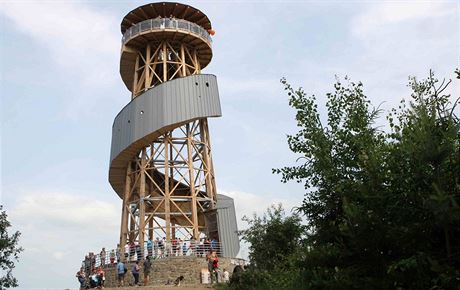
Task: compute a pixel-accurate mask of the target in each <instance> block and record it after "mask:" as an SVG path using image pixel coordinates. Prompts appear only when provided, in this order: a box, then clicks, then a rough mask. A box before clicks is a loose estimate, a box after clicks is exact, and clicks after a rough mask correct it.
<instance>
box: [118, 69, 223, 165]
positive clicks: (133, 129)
mask: <svg viewBox="0 0 460 290" xmlns="http://www.w3.org/2000/svg"><path fill="white" fill-rule="evenodd" d="M221 115H222V113H221V109H220V100H219V91H218V88H217V79H216V76H214V75H203V74H199V75H192V76H188V77H183V78H178V79H175V80H172V81H168V82H165V83H163V84H161V85H158V86H156V87H153V88H151V89H149V90H148V91H146V92H145V93H143V94H141V95H139V96H138V97H136V98H135V99H133V100H132V101H131V102H130V103H129V104H128V105H126V106H125V107H124V108H123V109H122V110H121V111H120V113H119V114H118V115H117V116H116V117H115V120H114V122H113V127H112V147H111V152H110V162H111V163H112V161H113V160H114V159H115V158H116V157H117V156H118V155H119V154H120V153H122V152H123V151H124V150H126V149H128V148H132V149H137V147H138V146H136V145H135V144H133V143H136V142H138V141H140V140H141V139H143V138H144V137H146V136H148V135H150V134H152V133H154V132H157V131H158V133H164V132H161V131H162V128H164V127H167V126H171V125H175V124H177V125H180V124H183V123H187V122H190V121H193V120H196V119H200V118H208V117H220V116H221ZM152 141H153V140H152ZM135 147H136V148H135Z"/></svg>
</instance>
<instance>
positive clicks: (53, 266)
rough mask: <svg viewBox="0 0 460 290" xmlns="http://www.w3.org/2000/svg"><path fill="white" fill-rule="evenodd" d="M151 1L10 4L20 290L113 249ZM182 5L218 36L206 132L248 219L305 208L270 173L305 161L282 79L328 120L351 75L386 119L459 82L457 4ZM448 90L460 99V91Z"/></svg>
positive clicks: (4, 14)
mask: <svg viewBox="0 0 460 290" xmlns="http://www.w3.org/2000/svg"><path fill="white" fill-rule="evenodd" d="M145 3H147V2H145V1H121V0H120V1H5V0H2V1H0V17H1V18H0V21H1V22H0V23H1V24H0V25H1V35H0V37H1V38H0V43H1V51H0V61H1V62H0V72H1V83H0V93H1V149H2V150H1V165H2V166H1V204H3V205H4V207H5V208H6V209H7V211H8V214H9V216H10V220H11V221H12V223H13V225H14V227H15V229H17V230H20V231H21V232H22V237H21V245H22V246H23V247H24V248H25V252H24V253H23V254H22V255H21V260H20V262H19V263H18V265H17V268H16V269H15V274H16V276H17V277H18V278H19V281H20V288H22V289H33V288H35V289H37V288H41V289H53V288H56V289H64V288H72V289H75V288H76V287H77V285H78V284H77V283H76V282H77V281H76V279H75V278H74V274H75V272H76V271H77V270H78V267H79V264H80V261H81V259H82V258H83V256H84V254H85V253H86V252H88V251H90V250H91V251H99V250H100V248H101V247H103V246H105V247H107V248H112V247H114V246H115V245H116V243H117V239H118V234H119V224H120V208H121V201H120V200H119V198H118V197H117V196H116V194H115V193H114V192H113V191H112V189H111V187H110V185H109V183H108V181H107V174H108V162H109V153H110V141H111V126H112V121H113V119H114V117H115V115H116V114H117V113H118V112H119V111H120V110H121V109H122V107H123V106H124V105H125V104H126V103H128V102H129V100H130V94H129V92H128V91H127V89H126V88H125V87H124V85H123V83H122V81H121V78H120V76H119V73H118V65H119V51H120V41H121V33H120V28H119V25H120V22H121V20H122V18H123V16H124V15H125V14H126V13H127V12H129V11H130V10H132V9H133V8H135V7H137V6H139V5H142V4H145ZM185 3H187V4H191V5H193V6H195V7H197V8H199V9H200V10H202V11H203V12H204V13H206V14H207V15H208V17H209V18H210V19H211V22H212V24H213V27H214V29H215V30H216V35H215V36H214V38H213V41H214V42H213V50H214V57H213V60H212V62H211V64H210V65H209V66H208V67H207V68H206V69H205V70H204V73H211V74H215V75H217V77H218V82H219V91H220V97H221V103H222V111H223V117H222V118H217V119H212V120H210V121H209V123H210V130H211V142H212V146H213V159H214V165H215V172H216V178H217V186H218V189H219V191H220V192H221V193H224V194H228V195H230V196H232V197H234V198H235V203H236V210H237V213H238V217H239V218H241V217H242V216H243V215H244V214H251V213H253V212H256V213H261V212H263V211H264V209H265V208H267V207H268V206H269V205H270V204H272V203H276V202H282V203H283V204H284V205H285V206H286V207H287V208H290V207H292V206H294V205H297V204H299V203H300V202H301V201H302V199H303V194H304V190H303V187H302V185H299V184H295V183H293V184H282V183H280V182H279V176H276V175H273V174H271V168H274V167H281V166H284V165H291V164H294V163H295V160H296V158H297V157H298V156H295V155H293V154H292V153H290V152H289V150H288V147H287V143H286V138H285V136H286V134H289V133H294V132H295V131H296V128H295V121H294V112H293V110H291V109H290V108H289V107H288V104H287V96H286V95H285V94H284V92H283V89H282V86H281V85H280V83H279V79H280V78H281V77H286V78H287V79H288V81H289V82H290V83H292V84H293V85H294V86H295V87H298V86H302V87H303V88H304V89H305V91H306V92H307V93H313V94H315V95H317V96H318V99H319V100H320V103H321V106H320V110H321V111H324V106H323V103H324V95H325V93H326V92H329V91H331V90H332V84H333V83H334V81H335V75H338V76H339V77H344V76H345V75H348V76H349V77H351V78H352V80H355V81H362V82H363V83H364V89H365V92H366V93H367V94H368V96H369V97H370V99H371V101H372V103H373V104H374V105H375V106H377V105H379V104H380V103H382V102H383V104H382V108H383V109H385V110H388V109H389V108H391V107H392V106H394V105H396V104H397V103H398V102H399V100H400V99H402V98H407V97H408V96H409V94H410V91H409V88H408V87H407V80H408V76H409V75H415V76H418V77H425V76H427V74H428V71H429V69H433V70H434V71H435V72H436V75H437V76H438V77H439V78H442V77H446V78H453V77H454V76H453V71H454V69H455V68H456V67H459V66H460V65H459V62H458V61H459V39H460V27H459V25H460V21H459V17H460V16H459V15H460V13H459V12H460V4H459V2H458V1H388V2H385V1H353V2H351V1H348V2H341V1H289V2H278V1H268V2H255V1H250V2H243V1H236V2H235V1H232V2H230V1H201V2H199V1H185ZM450 90H451V92H452V93H453V94H455V95H457V96H458V95H459V86H458V83H455V82H454V84H453V85H452V86H451V88H450ZM240 225H241V226H244V225H243V224H241V223H240ZM241 255H242V256H245V255H247V251H246V250H243V251H242V253H241ZM51 277H52V278H51Z"/></svg>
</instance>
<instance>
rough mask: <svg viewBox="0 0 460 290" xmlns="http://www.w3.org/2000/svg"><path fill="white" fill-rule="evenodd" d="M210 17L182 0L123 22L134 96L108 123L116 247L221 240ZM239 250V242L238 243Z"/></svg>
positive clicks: (126, 72) (126, 77) (124, 59)
mask: <svg viewBox="0 0 460 290" xmlns="http://www.w3.org/2000/svg"><path fill="white" fill-rule="evenodd" d="M211 29H212V27H211V22H210V20H209V19H208V17H207V16H206V15H205V14H203V13H202V12H201V11H200V10H198V9H196V8H193V7H191V6H188V5H183V4H180V3H170V2H160V3H152V4H147V5H144V6H141V7H138V8H136V9H134V10H132V11H131V12H129V13H128V14H127V15H126V16H125V17H124V18H123V21H122V23H121V32H122V34H123V38H122V48H121V59H120V74H121V78H122V80H123V82H124V84H125V85H126V87H127V88H128V90H129V91H130V92H131V101H130V102H129V103H128V104H127V105H126V106H125V107H124V108H123V109H122V110H121V111H120V113H119V114H118V115H117V116H116V118H115V120H114V123H113V127H112V145H111V156H110V169H109V182H110V184H111V185H112V187H113V189H114V190H115V192H116V193H117V194H118V196H119V197H120V198H121V199H122V214H121V228H120V245H122V246H123V245H125V244H126V243H127V242H138V243H139V244H140V245H143V244H144V241H146V240H147V239H155V238H156V237H159V238H163V237H164V238H166V240H171V239H174V238H181V239H185V240H188V239H195V240H196V239H199V237H200V235H202V234H204V235H207V236H208V237H211V238H212V237H218V226H217V217H216V212H217V211H216V203H217V190H216V183H215V178H214V169H213V162H212V155H211V143H210V136H209V129H208V118H210V117H219V116H221V109H220V101H219V94H218V89H217V81H216V77H215V76H214V75H209V74H208V75H204V74H201V70H202V69H203V68H205V67H206V66H207V65H208V64H209V62H210V61H211V58H212V48H211V43H212V41H211V36H210V32H212V30H211ZM238 247H239V246H238Z"/></svg>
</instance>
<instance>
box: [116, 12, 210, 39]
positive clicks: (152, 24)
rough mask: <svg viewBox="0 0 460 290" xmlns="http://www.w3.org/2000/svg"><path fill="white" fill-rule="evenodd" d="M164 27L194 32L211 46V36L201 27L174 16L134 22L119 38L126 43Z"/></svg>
mask: <svg viewBox="0 0 460 290" xmlns="http://www.w3.org/2000/svg"><path fill="white" fill-rule="evenodd" d="M164 29H176V30H182V31H186V32H191V33H192V34H195V35H197V36H199V37H201V38H203V39H204V40H206V41H207V42H208V44H209V46H211V43H212V39H211V36H210V35H209V33H208V32H207V31H206V30H205V29H204V28H203V27H201V26H199V25H198V24H195V23H193V22H190V21H187V20H183V19H176V18H156V19H147V20H144V21H142V22H139V23H136V24H134V25H133V26H131V27H130V28H129V29H127V30H126V31H125V33H124V34H123V37H122V39H121V42H122V44H126V43H127V42H128V41H129V40H131V39H132V38H134V37H136V36H137V35H139V34H141V33H143V32H145V31H154V30H164Z"/></svg>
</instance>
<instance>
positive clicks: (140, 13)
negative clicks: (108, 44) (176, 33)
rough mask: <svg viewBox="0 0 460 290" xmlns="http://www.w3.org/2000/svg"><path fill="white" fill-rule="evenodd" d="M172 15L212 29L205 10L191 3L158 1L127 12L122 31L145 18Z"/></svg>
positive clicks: (122, 23)
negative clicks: (202, 10)
mask: <svg viewBox="0 0 460 290" xmlns="http://www.w3.org/2000/svg"><path fill="white" fill-rule="evenodd" d="M171 15H172V16H173V17H175V18H178V19H184V20H187V21H190V22H193V23H196V24H198V25H200V26H202V27H203V28H204V29H206V30H208V29H211V21H210V20H209V18H208V17H207V16H206V15H205V14H204V13H203V12H201V11H200V10H198V9H196V8H194V7H192V6H190V5H185V4H181V3H177V2H156V3H150V4H146V5H143V6H140V7H137V8H136V9H134V10H132V11H131V12H129V13H128V14H126V16H125V17H124V18H123V21H122V22H121V33H125V31H126V30H127V29H128V28H130V27H131V26H133V25H134V24H136V23H139V22H142V21H144V20H147V19H154V18H157V17H162V18H165V17H170V16H171Z"/></svg>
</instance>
